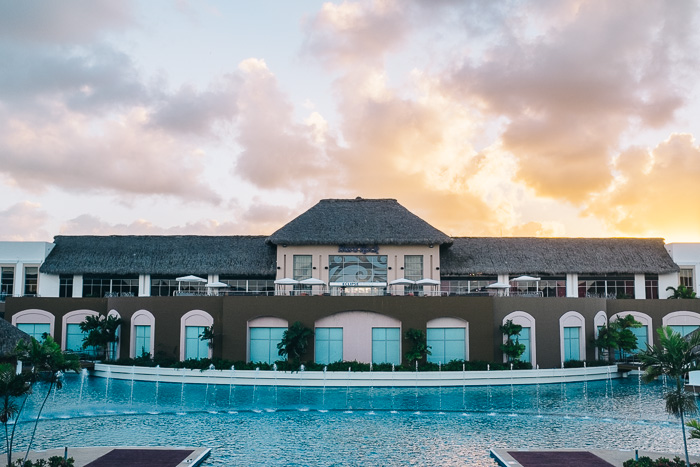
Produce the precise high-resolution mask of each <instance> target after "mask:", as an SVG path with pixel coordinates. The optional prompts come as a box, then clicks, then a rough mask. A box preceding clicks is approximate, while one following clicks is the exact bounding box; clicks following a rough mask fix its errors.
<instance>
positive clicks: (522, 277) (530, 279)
mask: <svg viewBox="0 0 700 467" xmlns="http://www.w3.org/2000/svg"><path fill="white" fill-rule="evenodd" d="M538 280H540V278H539V277H532V276H518V277H516V278H514V279H511V280H510V281H511V282H525V281H538Z"/></svg>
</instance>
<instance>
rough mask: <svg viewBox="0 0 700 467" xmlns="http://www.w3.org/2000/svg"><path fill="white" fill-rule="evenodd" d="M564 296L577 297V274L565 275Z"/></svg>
mask: <svg viewBox="0 0 700 467" xmlns="http://www.w3.org/2000/svg"><path fill="white" fill-rule="evenodd" d="M566 296H567V297H573V298H577V297H578V274H575V273H574V274H567V275H566Z"/></svg>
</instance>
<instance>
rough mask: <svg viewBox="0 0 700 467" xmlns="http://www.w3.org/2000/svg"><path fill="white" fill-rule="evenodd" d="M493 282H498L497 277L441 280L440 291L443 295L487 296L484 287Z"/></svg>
mask: <svg viewBox="0 0 700 467" xmlns="http://www.w3.org/2000/svg"><path fill="white" fill-rule="evenodd" d="M494 282H498V277H496V276H482V275H474V276H470V277H465V278H459V279H456V278H455V279H443V280H442V281H441V286H440V290H441V291H442V292H443V293H444V294H445V295H477V296H487V295H488V294H489V290H488V289H487V288H486V286H487V285H489V284H493V283H494Z"/></svg>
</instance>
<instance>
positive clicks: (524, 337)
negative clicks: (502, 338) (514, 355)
mask: <svg viewBox="0 0 700 467" xmlns="http://www.w3.org/2000/svg"><path fill="white" fill-rule="evenodd" d="M517 337H518V343H520V344H523V345H524V346H525V350H524V351H523V354H522V355H521V356H520V361H521V362H531V361H532V354H531V353H530V328H529V327H525V326H523V328H522V329H521V330H520V334H518V336H517Z"/></svg>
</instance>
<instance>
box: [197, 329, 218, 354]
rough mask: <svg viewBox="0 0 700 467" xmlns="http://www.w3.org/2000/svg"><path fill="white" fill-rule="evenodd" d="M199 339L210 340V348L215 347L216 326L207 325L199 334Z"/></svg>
mask: <svg viewBox="0 0 700 467" xmlns="http://www.w3.org/2000/svg"><path fill="white" fill-rule="evenodd" d="M199 340H201V341H208V342H207V345H208V346H209V348H210V349H213V348H214V326H207V327H205V328H204V330H203V331H202V333H201V334H200V335H199Z"/></svg>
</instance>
